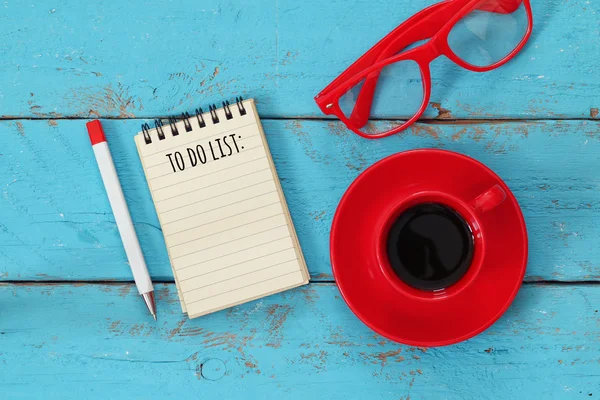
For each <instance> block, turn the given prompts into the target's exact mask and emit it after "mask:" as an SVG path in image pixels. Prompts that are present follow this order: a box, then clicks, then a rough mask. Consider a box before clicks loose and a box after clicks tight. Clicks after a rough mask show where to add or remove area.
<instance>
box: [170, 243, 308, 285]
mask: <svg viewBox="0 0 600 400" xmlns="http://www.w3.org/2000/svg"><path fill="white" fill-rule="evenodd" d="M277 240H281V239H277ZM293 249H294V247H293V246H292V247H288V248H286V249H283V250H278V251H275V252H273V253H269V254H265V255H263V256H260V257H256V258H251V259H249V260H244V261H242V262H239V263H235V264H232V265H229V266H227V267H223V268H220V269H217V270H215V271H210V272H205V273H203V274H200V275H195V276H190V277H189V278H185V279H179V283H181V282H185V281H189V280H190V279H195V278H199V277H201V276H204V275H208V274H212V273H213V272H216V271H223V270H224V269H228V268H232V267H237V266H238V265H242V264H246V263H249V262H251V261H256V260H260V259H261V258H265V257H269V256H272V255H274V254H278V253H283V252H284V251H288V250H293ZM241 251H243V250H241ZM230 254H233V253H230ZM219 258H221V257H219ZM297 259H298V258H297V257H294V258H293V259H291V260H288V261H284V262H289V261H294V260H297ZM205 262H207V261H203V262H202V263H205ZM275 265H277V264H275ZM273 266H274V265H272V267H273ZM186 268H187V267H186ZM257 271H260V270H257ZM206 286H209V285H206ZM184 293H185V292H184Z"/></svg>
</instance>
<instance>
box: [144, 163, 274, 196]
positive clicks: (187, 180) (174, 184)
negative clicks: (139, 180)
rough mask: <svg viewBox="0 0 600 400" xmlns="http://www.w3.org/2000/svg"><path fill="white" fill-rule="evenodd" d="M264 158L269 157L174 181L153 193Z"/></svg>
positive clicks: (154, 190)
mask: <svg viewBox="0 0 600 400" xmlns="http://www.w3.org/2000/svg"><path fill="white" fill-rule="evenodd" d="M263 158H267V156H261V157H258V158H253V159H252V160H248V161H244V162H243V163H238V164H235V165H232V166H230V167H227V168H221V169H219V170H217V171H213V172H209V173H208V174H204V175H200V176H196V177H194V178H190V179H186V180H185V181H181V182H177V183H173V184H170V185H167V186H163V187H161V188H158V189H153V193H156V192H158V191H159V190H163V189H166V188H169V187H172V186H176V185H180V184H182V183H186V182H190V181H193V180H196V179H200V178H204V177H207V176H210V175H212V174H216V173H219V172H221V171H225V170H228V169H231V168H235V167H239V166H240V165H244V164H248V163H251V162H252V161H258V160H262V159H263ZM154 179H156V178H151V179H149V181H150V182H152V181H153V180H154Z"/></svg>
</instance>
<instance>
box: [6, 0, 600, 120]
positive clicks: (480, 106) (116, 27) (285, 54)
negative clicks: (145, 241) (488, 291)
mask: <svg viewBox="0 0 600 400" xmlns="http://www.w3.org/2000/svg"><path fill="white" fill-rule="evenodd" d="M432 3H433V2H432V1H430V0H412V1H411V0H399V1H394V2H389V1H369V2H364V1H363V2H353V3H348V2H346V1H320V0H308V1H304V2H302V3H301V4H300V5H299V3H298V2H297V1H293V0H277V1H267V0H260V1H255V2H253V3H252V4H249V3H247V2H231V1H224V0H210V1H208V0H202V1H197V0H183V1H179V2H177V3H176V4H174V3H172V2H158V3H156V4H153V5H152V6H149V5H148V4H147V3H146V2H145V1H143V0H131V1H127V2H113V1H96V2H94V4H88V3H86V2H80V1H76V0H60V1H55V0H52V1H51V0H43V1H38V2H36V3H35V4H34V5H22V4H21V3H18V2H5V3H4V6H3V12H2V15H0V36H1V37H3V38H5V40H4V41H3V44H2V45H0V50H2V53H3V54H6V55H10V57H7V56H4V57H0V70H1V71H2V78H3V79H2V83H3V85H2V87H1V88H0V110H1V111H0V113H1V114H0V115H2V116H4V117H14V116H16V117H41V118H46V117H52V118H53V117H67V116H80V117H96V116H103V117H109V116H111V117H124V118H128V117H132V116H137V117H148V116H157V115H165V114H173V113H181V112H182V111H188V110H190V109H193V108H195V107H197V106H198V105H203V106H204V105H207V104H209V103H213V102H218V101H220V100H221V99H222V98H228V99H231V98H233V97H235V96H236V95H244V96H246V97H256V98H257V99H258V100H259V109H260V111H261V113H262V115H264V116H270V117H282V116H286V117H289V116H321V113H320V112H319V110H318V109H317V107H316V105H315V104H314V102H313V97H314V96H315V95H316V94H317V93H318V92H319V91H320V90H321V89H323V88H324V87H325V86H326V85H327V84H328V83H329V82H330V81H331V80H332V79H333V78H335V77H336V76H337V75H338V74H339V73H340V72H342V71H343V70H344V69H345V68H346V67H347V66H349V65H350V64H351V63H352V62H353V61H354V60H356V59H357V58H358V57H359V56H360V55H362V54H363V53H364V52H365V51H367V50H368V49H369V48H370V47H371V46H372V45H374V44H375V43H376V42H377V41H378V40H379V39H380V38H382V37H383V36H384V35H386V34H387V33H388V32H389V31H391V30H392V29H393V28H395V27H396V26H397V25H398V24H399V23H401V22H402V21H404V20H405V19H407V18H408V17H409V16H411V15H412V14H414V13H416V12H418V11H419V10H421V9H422V8H424V7H426V6H428V5H430V4H432ZM533 10H534V16H535V27H534V33H533V36H532V38H531V40H530V42H529V44H528V46H527V47H526V48H525V49H524V51H523V52H522V53H521V54H520V55H519V56H518V57H517V58H516V59H515V60H513V61H511V62H510V63H509V64H507V65H505V66H503V67H502V68H500V69H498V70H496V71H492V72H489V73H483V74H476V73H473V72H469V71H466V70H463V69H460V68H459V67H458V66H456V65H454V64H452V63H451V62H450V61H449V60H447V59H445V58H441V59H438V60H436V61H435V62H434V63H433V64H432V66H431V69H432V76H433V94H432V98H431V102H432V103H436V104H435V105H433V106H431V107H429V109H428V111H427V114H426V117H429V118H433V117H436V116H438V115H439V116H440V117H443V118H488V117H490V118H495V117H502V118H507V117H508V118H513V117H517V118H531V117H536V118H538V117H573V118H588V117H590V116H593V117H595V116H596V115H597V108H598V107H600V105H599V103H598V99H597V97H596V96H594V95H592V93H597V92H598V89H599V87H600V76H598V74H594V73H593V71H595V69H596V66H597V65H598V63H599V61H600V58H599V57H600V56H599V53H598V51H596V50H597V48H598V45H599V44H600V42H599V41H600V35H598V13H599V12H600V4H599V3H598V2H593V1H588V0H573V1H568V2H564V1H562V0H548V1H542V0H534V1H533ZM575 21H576V22H575ZM415 87H416V88H418V87H419V86H418V85H416V86H415ZM388 104H389V107H387V108H386V109H384V110H382V114H381V115H389V116H399V115H402V114H403V112H404V111H406V110H403V109H402V105H401V103H400V104H399V103H398V102H394V101H393V99H391V100H390V101H389V102H388Z"/></svg>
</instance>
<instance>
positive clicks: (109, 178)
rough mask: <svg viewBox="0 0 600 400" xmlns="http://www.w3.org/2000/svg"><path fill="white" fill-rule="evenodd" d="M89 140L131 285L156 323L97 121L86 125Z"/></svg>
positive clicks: (141, 259) (132, 232)
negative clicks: (117, 232)
mask: <svg viewBox="0 0 600 400" xmlns="http://www.w3.org/2000/svg"><path fill="white" fill-rule="evenodd" d="M86 126H87V129H88V133H89V135H90V140H91V142H92V148H93V149H94V155H95V156H96V162H97V163H98V168H99V169H100V175H101V176H102V182H104V188H105V189H106V193H107V194H108V201H109V202H110V207H111V208H112V211H113V214H114V216H115V221H116V222H117V228H118V229H119V235H121V240H122V241H123V247H125V254H126V255H127V261H129V266H130V267H131V272H132V273H133V279H134V280H135V285H136V286H137V288H138V292H139V293H140V295H141V296H142V297H143V299H144V301H145V302H146V305H147V306H148V310H150V314H152V316H153V317H154V319H155V320H156V303H155V301H154V287H153V286H152V280H151V279H150V274H149V273H148V268H147V267H146V261H145V260H144V255H143V254H142V248H141V247H140V242H139V241H138V238H137V235H136V234H135V229H134V227H133V222H132V221H131V215H129V209H128V208H127V203H126V202H125V196H124V195H123V190H122V189H121V184H120V183H119V177H118V176H117V171H116V170H115V165H114V163H113V159H112V156H111V155H110V150H109V148H108V144H107V143H106V137H105V136H104V130H103V129H102V124H101V123H100V121H99V120H94V121H90V122H88V123H87V124H86Z"/></svg>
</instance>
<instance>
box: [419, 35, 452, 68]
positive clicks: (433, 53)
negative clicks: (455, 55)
mask: <svg viewBox="0 0 600 400" xmlns="http://www.w3.org/2000/svg"><path fill="white" fill-rule="evenodd" d="M445 49H446V46H444V45H443V44H442V42H440V40H439V39H438V38H435V39H431V40H430V41H429V42H427V43H425V44H424V45H423V47H422V50H421V54H420V55H419V63H420V64H422V65H429V64H431V62H432V61H433V60H435V59H436V58H438V57H439V56H441V55H443V54H445V52H446V50H445Z"/></svg>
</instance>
